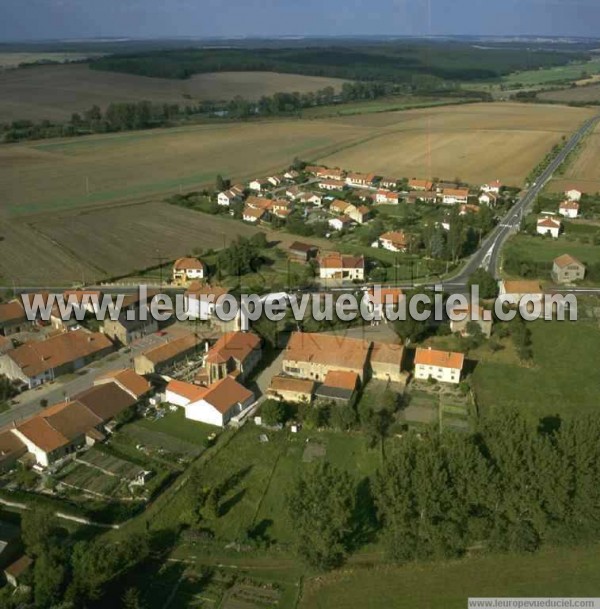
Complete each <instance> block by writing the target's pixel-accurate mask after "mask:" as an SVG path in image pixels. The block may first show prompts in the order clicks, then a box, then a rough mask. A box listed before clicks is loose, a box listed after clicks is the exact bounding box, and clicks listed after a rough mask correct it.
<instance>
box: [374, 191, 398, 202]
mask: <svg viewBox="0 0 600 609" xmlns="http://www.w3.org/2000/svg"><path fill="white" fill-rule="evenodd" d="M399 202H400V195H399V194H398V193H397V192H391V191H390V190H378V191H377V193H376V194H375V203H379V204H380V205H398V203H399Z"/></svg>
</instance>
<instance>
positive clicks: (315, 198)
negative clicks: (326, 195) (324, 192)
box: [298, 192, 323, 207]
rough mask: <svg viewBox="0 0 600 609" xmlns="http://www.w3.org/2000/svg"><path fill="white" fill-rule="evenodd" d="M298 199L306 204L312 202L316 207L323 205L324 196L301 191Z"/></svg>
mask: <svg viewBox="0 0 600 609" xmlns="http://www.w3.org/2000/svg"><path fill="white" fill-rule="evenodd" d="M298 199H299V201H300V203H304V204H305V205H307V204H310V205H314V206H315V207H321V205H323V197H320V196H319V195H317V194H314V193H311V192H303V193H301V194H300V196H299V197H298Z"/></svg>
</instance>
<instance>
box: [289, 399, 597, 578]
mask: <svg viewBox="0 0 600 609" xmlns="http://www.w3.org/2000/svg"><path fill="white" fill-rule="evenodd" d="M599 433H600V416H598V415H596V414H594V415H586V416H579V417H575V418H573V419H572V420H569V421H561V420H560V419H558V418H555V417H550V418H547V419H544V420H542V421H540V422H539V425H537V426H535V425H532V424H531V421H529V420H527V419H526V418H525V417H524V416H523V415H521V414H520V413H519V412H517V411H508V412H507V411H503V412H496V413H492V414H491V415H489V416H488V417H487V418H485V419H484V420H483V421H482V422H481V424H480V426H479V428H478V429H477V431H476V432H475V433H473V434H471V435H465V434H464V433H453V432H446V433H444V434H442V435H440V434H438V433H434V432H427V433H424V434H417V433H412V432H409V433H407V434H404V435H403V437H402V440H401V441H397V442H395V443H394V445H393V448H392V450H390V451H388V453H387V454H386V457H385V460H384V462H383V465H382V466H381V467H380V469H379V470H378V471H377V473H376V474H375V476H373V477H372V478H369V479H365V480H362V481H360V482H357V481H356V479H355V478H354V477H352V476H351V475H349V474H348V473H347V472H345V471H341V470H338V469H336V468H335V467H333V466H331V465H329V464H327V463H322V464H319V465H317V466H316V467H314V468H312V469H311V470H309V471H307V472H305V473H304V474H303V475H301V476H300V477H299V478H298V479H297V480H296V481H295V482H294V483H293V486H292V488H291V490H290V492H289V494H288V499H287V505H288V509H289V512H290V515H291V516H292V518H293V520H294V523H295V531H296V543H297V550H298V552H299V553H300V555H301V556H302V557H303V558H304V559H305V560H306V561H307V562H308V563H309V564H310V565H312V566H314V567H317V568H332V567H336V566H339V565H340V564H341V563H342V562H343V561H344V559H345V558H346V557H347V556H348V555H349V554H350V553H351V552H352V551H353V550H354V549H355V548H356V547H357V541H358V542H359V543H362V542H363V541H373V540H374V539H375V538H376V537H377V536H379V537H380V538H381V539H382V540H383V541H384V543H385V546H386V548H387V554H388V556H389V558H390V559H391V560H393V561H396V562H400V563H402V562H407V561H412V560H429V559H447V558H455V557H460V556H463V555H465V554H466V553H467V552H468V551H469V549H470V548H478V549H480V550H482V551H512V552H534V551H536V550H538V549H539V548H541V547H542V546H543V545H545V544H560V543H573V542H578V541H582V540H585V539H590V538H593V539H596V538H598V535H599V533H600V485H599V484H598V483H599V482H600V446H599V445H598V442H597V438H598V434H599ZM369 504H370V505H372V506H373V509H372V510H369V509H367V510H364V509H362V510H361V509H359V507H360V505H363V506H364V505H369ZM373 515H375V518H373ZM365 531H370V532H371V533H370V536H369V537H368V538H367V539H364V533H365Z"/></svg>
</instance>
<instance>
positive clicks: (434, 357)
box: [415, 348, 465, 385]
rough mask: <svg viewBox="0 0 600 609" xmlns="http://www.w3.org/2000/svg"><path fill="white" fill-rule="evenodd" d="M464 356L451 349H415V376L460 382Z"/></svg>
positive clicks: (453, 382) (447, 381)
mask: <svg viewBox="0 0 600 609" xmlns="http://www.w3.org/2000/svg"><path fill="white" fill-rule="evenodd" d="M464 360H465V356H464V355H463V354H462V353H455V352H452V351H438V350H436V349H431V348H429V349H417V352H416V354H415V378H416V379H419V380H428V379H430V378H432V379H435V380H436V381H439V382H441V383H452V384H455V385H456V384H458V383H460V377H461V374H462V370H463V366H464Z"/></svg>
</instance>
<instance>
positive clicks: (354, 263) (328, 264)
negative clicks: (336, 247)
mask: <svg viewBox="0 0 600 609" xmlns="http://www.w3.org/2000/svg"><path fill="white" fill-rule="evenodd" d="M319 277H320V278H321V279H338V280H351V281H352V280H357V281H363V280H364V278H365V258H364V256H350V255H343V254H340V253H338V252H332V253H330V254H326V255H324V256H321V258H319Z"/></svg>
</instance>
